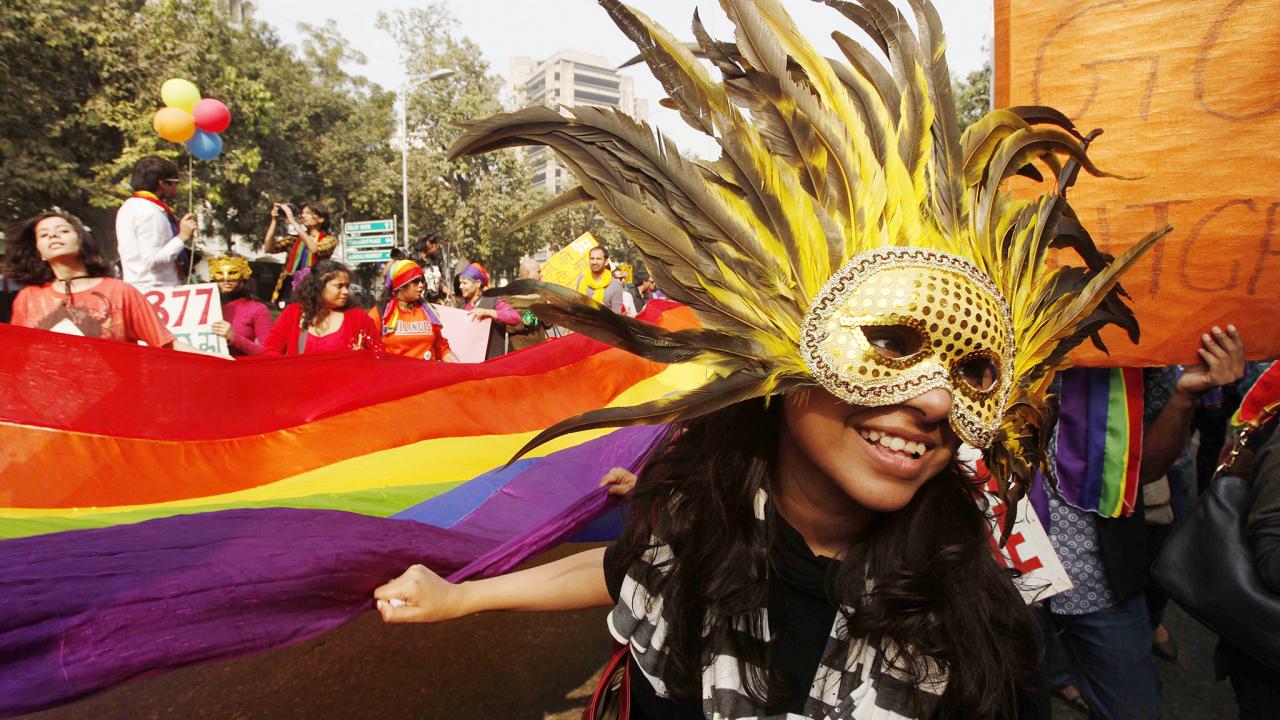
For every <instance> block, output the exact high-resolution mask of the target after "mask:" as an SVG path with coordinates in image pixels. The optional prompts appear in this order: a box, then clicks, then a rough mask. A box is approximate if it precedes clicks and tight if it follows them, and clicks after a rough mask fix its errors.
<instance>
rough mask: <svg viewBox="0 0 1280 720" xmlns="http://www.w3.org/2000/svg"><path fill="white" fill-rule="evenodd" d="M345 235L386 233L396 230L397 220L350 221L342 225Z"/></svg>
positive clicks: (393, 232) (392, 232)
mask: <svg viewBox="0 0 1280 720" xmlns="http://www.w3.org/2000/svg"><path fill="white" fill-rule="evenodd" d="M342 232H343V234H344V235H385V234H387V233H391V234H392V235H394V234H395V232H396V221H395V220H362V221H360V222H349V223H346V224H345V225H343V226H342Z"/></svg>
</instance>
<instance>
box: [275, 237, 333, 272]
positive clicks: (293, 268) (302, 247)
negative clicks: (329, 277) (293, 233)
mask: <svg viewBox="0 0 1280 720" xmlns="http://www.w3.org/2000/svg"><path fill="white" fill-rule="evenodd" d="M316 232H317V233H319V234H318V235H317V236H316V242H317V243H321V242H323V241H324V239H325V238H327V237H329V235H328V234H327V233H326V232H325V231H323V230H317V231H316ZM315 264H316V263H315V258H314V257H312V255H311V248H309V247H307V241H306V240H303V239H302V237H301V236H299V237H296V238H294V240H293V244H292V245H290V246H289V254H288V255H286V256H285V258H284V272H283V274H284V275H289V274H291V273H295V272H297V271H298V270H301V269H302V268H307V267H311V266H312V265H315Z"/></svg>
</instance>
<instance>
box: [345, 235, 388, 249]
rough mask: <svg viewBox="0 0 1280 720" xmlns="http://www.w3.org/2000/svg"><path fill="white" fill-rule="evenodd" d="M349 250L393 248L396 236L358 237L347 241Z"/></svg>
mask: <svg viewBox="0 0 1280 720" xmlns="http://www.w3.org/2000/svg"><path fill="white" fill-rule="evenodd" d="M346 243H347V247H349V248H380V247H393V246H395V244H396V236H395V235H356V236H355V237H348V238H347V239H346Z"/></svg>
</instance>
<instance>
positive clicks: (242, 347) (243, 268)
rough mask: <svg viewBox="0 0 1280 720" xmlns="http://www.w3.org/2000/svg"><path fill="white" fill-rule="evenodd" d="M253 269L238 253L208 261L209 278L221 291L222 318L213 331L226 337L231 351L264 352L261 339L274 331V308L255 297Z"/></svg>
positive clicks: (233, 352)
mask: <svg viewBox="0 0 1280 720" xmlns="http://www.w3.org/2000/svg"><path fill="white" fill-rule="evenodd" d="M252 276H253V270H252V268H250V267H249V263H248V261H246V260H245V259H244V258H242V257H239V256H234V257H233V256H231V255H222V256H220V257H216V258H213V259H212V260H210V261H209V279H210V280H212V281H214V282H216V283H218V292H219V293H220V294H221V295H222V319H221V320H219V321H218V322H216V323H214V324H213V331H214V332H215V333H217V334H218V335H221V336H222V337H224V338H226V339H227V348H228V349H230V350H231V355H232V356H234V357H240V356H244V355H261V354H262V343H263V341H265V340H266V339H267V335H269V334H270V333H271V311H270V310H268V309H267V306H266V305H265V304H263V303H262V301H260V300H258V298H256V297H254V294H253V286H252V282H253V281H252V280H250V279H249V278H251V277H252Z"/></svg>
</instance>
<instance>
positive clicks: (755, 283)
mask: <svg viewBox="0 0 1280 720" xmlns="http://www.w3.org/2000/svg"><path fill="white" fill-rule="evenodd" d="M601 4H602V5H604V7H605V9H606V10H607V11H608V12H609V14H610V15H611V16H612V17H613V19H614V21H615V22H616V23H617V25H618V27H619V28H620V29H621V30H622V31H623V32H624V33H625V34H626V35H627V36H628V37H629V38H631V40H633V41H634V42H635V43H636V45H637V46H638V47H639V48H640V53H641V57H642V58H643V59H644V60H645V62H646V63H647V64H648V65H649V68H650V69H651V70H652V71H653V74H654V76H655V77H656V78H658V80H659V81H660V82H661V83H662V84H663V87H664V88H665V89H666V90H667V94H668V97H667V98H665V99H664V100H663V104H665V105H668V106H670V107H674V108H676V109H678V110H679V111H680V113H681V116H682V117H683V118H684V119H685V120H686V122H688V123H689V124H690V125H692V126H694V127H695V128H697V129H698V130H700V131H702V132H703V133H704V134H705V135H707V136H709V137H711V138H713V139H714V140H715V141H716V142H717V143H718V144H719V145H720V148H721V151H722V152H721V154H720V156H719V158H718V159H717V160H715V161H714V162H701V161H694V160H690V159H688V158H685V157H684V156H682V155H680V153H678V152H676V151H675V148H674V146H673V145H672V144H671V143H670V142H668V141H667V140H666V139H665V138H663V137H662V136H660V135H658V134H656V133H654V132H653V131H652V129H651V128H649V127H648V126H646V125H644V124H643V123H637V122H636V121H633V120H631V119H629V118H626V117H625V116H622V115H619V114H617V113H613V112H609V111H605V110H602V109H600V108H595V107H579V108H572V109H569V110H563V109H552V108H548V107H543V106H535V107H530V108H525V109H524V110H520V111H518V112H515V113H505V114H502V115H496V116H494V117H492V118H489V119H486V120H482V121H477V122H476V123H474V124H472V125H471V126H470V127H469V128H468V129H467V130H466V132H464V133H463V135H462V136H461V137H460V138H459V139H458V140H457V142H456V143H455V144H454V146H453V148H452V149H451V150H450V155H451V157H459V156H461V155H468V154H474V153H481V152H489V151H491V150H497V149H500V148H507V147H512V146H517V145H542V146H546V147H549V148H551V150H552V151H554V152H555V153H556V154H557V156H558V158H559V159H560V161H561V162H563V163H564V164H565V166H566V167H567V168H568V169H569V170H570V171H571V172H572V173H573V174H574V175H575V176H576V177H577V178H578V180H579V181H580V183H581V184H580V185H579V186H577V187H575V188H573V189H571V190H569V191H566V192H565V193H563V194H562V195H561V196H560V197H558V198H555V199H554V200H552V201H551V202H550V203H548V204H547V205H546V206H544V208H543V209H542V210H539V211H535V212H534V213H532V214H530V215H529V216H528V217H527V219H528V220H533V219H537V218H539V217H542V216H543V215H548V214H550V213H552V212H556V211H558V210H560V209H563V208H565V207H568V206H569V205H572V204H574V203H577V202H582V201H584V200H590V201H592V202H593V203H594V206H595V208H596V209H597V210H598V211H600V212H601V213H602V214H603V215H604V216H605V217H606V218H607V219H608V220H609V221H610V222H611V223H612V224H613V225H615V226H616V227H619V228H621V229H623V231H624V232H625V233H626V235H627V237H628V238H629V239H630V240H631V242H632V243H633V244H634V245H635V247H636V249H637V250H638V251H639V253H640V255H641V256H642V258H643V260H644V262H645V264H646V265H647V266H648V268H649V270H650V271H652V272H653V274H654V277H655V279H657V281H658V284H659V285H661V286H662V288H663V289H664V290H665V291H667V292H668V293H669V294H670V296H671V297H672V298H673V299H676V300H679V301H681V302H684V303H685V304H687V305H689V306H690V307H691V308H693V310H694V312H695V313H696V314H697V316H698V319H699V321H700V323H701V325H700V327H698V328H689V329H685V330H679V331H670V332H667V331H662V330H660V329H655V327H654V326H653V325H649V324H647V323H643V322H639V321H635V320H631V319H628V318H623V317H618V316H615V315H614V314H613V313H612V312H610V311H609V310H608V309H607V308H605V307H603V306H602V305H600V304H599V303H597V302H595V301H594V300H590V299H587V298H582V297H580V296H578V295H577V294H576V293H573V292H572V291H569V290H567V289H565V288H562V287H559V286H556V285H550V284H548V285H538V284H532V283H531V282H530V281H518V282H516V283H513V284H512V285H508V286H507V287H506V288H504V289H503V290H502V292H503V293H505V294H529V293H534V292H536V293H538V294H539V296H540V298H541V299H542V301H543V302H542V303H540V304H538V305H536V306H535V309H536V310H537V312H538V314H539V317H541V318H542V319H543V321H544V322H554V323H555V324H558V325H562V326H564V327H568V328H572V329H574V330H576V331H578V332H581V333H583V334H585V335H587V336H589V337H592V338H595V339H597V340H601V341H603V342H606V343H609V344H611V345H614V346H615V347H619V348H623V349H625V350H627V351H628V352H632V353H635V354H638V355H641V356H643V357H645V358H647V359H650V360H653V361H655V362H661V363H673V362H688V361H699V362H706V363H709V364H711V365H713V366H714V370H715V372H714V373H713V374H712V375H711V376H710V377H709V378H708V380H707V382H706V383H704V384H703V385H701V386H699V387H697V388H694V389H692V390H689V391H686V392H683V393H678V394H674V395H670V396H666V397H663V398H661V399H658V400H653V401H650V402H647V403H643V404H640V405H636V406H634V407H616V406H610V407H607V408H600V409H597V410H592V411H589V412H586V413H583V414H582V415H579V416H577V417H573V418H569V419H567V420H563V421H561V422H559V423H557V424H556V425H553V426H552V427H550V428H548V429H546V430H544V431H543V432H542V433H540V434H539V435H538V436H537V437H535V438H534V439H533V440H532V441H530V443H529V445H527V446H526V447H525V448H524V450H522V451H521V453H523V452H524V451H526V450H528V449H530V448H531V447H534V446H537V445H539V444H541V443H543V442H545V441H547V440H549V439H551V438H553V437H556V436H558V435H562V434H565V433H568V432H573V431H575V430H585V429H595V428H600V427H609V426H624V425H636V424H652V423H662V422H675V421H687V420H690V419H693V418H697V417H702V416H705V415H707V414H709V413H713V412H716V411H718V410H720V409H722V408H725V407H728V406H730V405H732V404H735V403H740V402H742V401H744V400H748V399H751V398H761V397H772V396H781V395H785V394H787V393H790V392H795V391H798V390H803V389H805V388H810V387H813V386H814V385H815V384H817V385H820V386H822V387H824V388H826V389H827V390H829V391H830V392H832V393H833V394H835V395H836V396H838V397H840V398H843V399H844V400H846V401H848V402H852V403H857V404H860V405H871V406H875V405H886V404H893V403H901V402H905V401H907V400H909V399H910V398H912V397H915V396H918V395H919V394H921V393H923V392H926V391H928V390H930V389H933V388H946V389H948V390H949V391H950V392H951V394H952V398H953V410H952V412H951V416H950V421H951V424H952V426H953V428H954V429H955V431H956V434H958V435H959V436H960V437H961V438H962V439H964V440H965V441H966V442H968V443H970V444H972V445H975V446H977V447H980V448H983V450H984V452H983V457H984V459H985V462H986V466H987V468H988V469H989V470H990V472H991V475H992V477H993V478H994V479H995V481H996V484H997V486H998V487H999V488H1000V493H1001V496H1002V497H1003V498H1004V500H1005V501H1006V503H1008V504H1009V506H1010V508H1011V509H1012V508H1013V507H1016V505H1015V504H1014V503H1016V501H1017V499H1018V497H1019V495H1020V493H1021V491H1022V488H1023V487H1025V486H1026V485H1027V484H1028V483H1029V482H1030V481H1031V478H1032V477H1033V476H1034V472H1035V470H1036V468H1037V467H1039V466H1043V465H1044V463H1045V462H1046V457H1047V453H1046V447H1047V443H1048V437H1049V433H1050V432H1051V429H1052V427H1053V425H1054V422H1055V418H1054V403H1053V401H1052V398H1051V397H1050V395H1049V385H1050V383H1051V382H1052V380H1053V374H1054V373H1055V372H1056V371H1058V370H1059V369H1061V368H1064V367H1067V366H1069V365H1070V360H1069V359H1068V358H1067V353H1069V352H1070V351H1071V349H1072V348H1074V347H1075V346H1077V345H1078V344H1079V343H1081V342H1083V341H1085V340H1087V339H1089V338H1090V337H1093V338H1095V342H1098V341H1097V339H1096V338H1097V333H1098V331H1099V330H1101V329H1102V328H1103V327H1105V326H1107V325H1110V324H1116V325H1118V326H1119V327H1121V328H1124V329H1125V330H1127V331H1128V332H1129V333H1130V336H1131V337H1132V338H1133V339H1136V334H1137V330H1136V327H1137V323H1136V320H1135V319H1134V317H1133V314H1132V312H1131V311H1130V310H1129V308H1128V307H1127V306H1126V305H1125V302H1124V296H1123V293H1122V291H1121V290H1120V288H1119V287H1118V286H1117V285H1116V282H1117V280H1118V279H1119V277H1120V276H1121V275H1122V274H1123V273H1124V272H1125V271H1126V270H1127V269H1128V268H1130V267H1132V265H1133V264H1134V263H1135V262H1137V260H1138V258H1140V257H1141V256H1142V254H1143V253H1145V252H1147V251H1148V250H1149V249H1150V248H1151V247H1152V245H1153V244H1154V243H1155V242H1156V241H1157V240H1158V239H1159V238H1160V236H1161V235H1163V234H1164V232H1165V231H1163V230H1162V231H1158V232H1154V233H1152V234H1150V235H1148V236H1146V237H1145V238H1142V239H1141V240H1139V241H1138V242H1136V243H1135V244H1133V245H1132V246H1131V247H1130V248H1129V249H1128V250H1125V251H1124V252H1122V253H1120V254H1119V255H1118V256H1117V257H1115V258H1114V259H1113V258H1111V257H1109V256H1106V255H1104V254H1102V253H1101V252H1100V251H1099V250H1098V248H1097V246H1096V245H1095V244H1094V242H1093V239H1092V238H1091V237H1090V236H1089V234H1088V232H1087V231H1086V230H1085V229H1084V228H1083V227H1082V226H1081V225H1080V223H1079V219H1078V218H1077V217H1076V215H1075V213H1074V212H1073V211H1072V210H1071V209H1070V207H1069V206H1068V204H1067V200H1066V193H1067V190H1068V189H1069V188H1070V187H1071V186H1072V185H1073V184H1074V183H1075V181H1076V178H1077V176H1078V174H1079V171H1081V170H1084V171H1086V172H1088V173H1091V174H1093V175H1103V174H1104V173H1102V171H1101V170H1099V169H1098V168H1097V167H1096V166H1095V165H1094V164H1093V162H1092V161H1091V160H1090V159H1089V157H1088V155H1087V153H1086V150H1087V148H1088V146H1089V143H1090V142H1091V141H1092V140H1093V138H1095V137H1096V136H1097V132H1093V133H1089V134H1082V133H1081V132H1080V131H1079V130H1078V129H1077V128H1076V127H1075V125H1074V124H1072V122H1071V120H1070V119H1068V118H1067V117H1066V116H1065V115H1063V114H1062V113H1060V112H1058V111H1056V110H1054V109H1052V108H1047V107H1040V106H1035V107H1016V108H1009V109H1000V110H995V111H993V112H991V113H989V114H987V115H986V116H984V117H983V118H981V119H980V120H978V121H976V122H975V123H973V125H971V126H970V127H969V129H968V130H966V131H965V132H964V133H961V129H960V127H959V126H958V124H957V122H956V118H957V116H956V113H955V103H954V98H953V94H952V91H951V88H950V87H949V85H948V78H949V77H950V75H951V73H950V71H949V70H948V68H947V66H946V60H945V55H944V54H943V53H942V52H941V48H943V47H944V46H945V40H944V37H943V32H942V27H941V23H940V21H939V20H938V16H937V12H936V10H935V9H933V7H932V6H931V4H930V3H929V2H927V0H912V1H911V3H910V5H911V7H912V10H913V13H908V16H910V15H911V14H914V16H915V19H916V21H917V22H916V23H915V31H913V28H912V23H910V22H908V21H907V20H905V19H904V17H903V16H902V15H901V14H900V12H899V10H898V9H897V8H896V6H894V5H892V4H890V3H886V2H883V1H882V0H875V1H874V2H873V1H872V0H827V4H829V5H832V6H834V7H835V9H836V10H838V11H839V12H840V13H841V14H842V15H844V16H845V17H846V18H848V19H849V20H850V21H851V22H852V23H853V24H854V25H856V26H857V27H858V28H859V29H861V30H862V31H864V32H865V34H867V35H868V36H869V37H870V40H871V41H872V42H870V43H868V44H866V45H865V46H863V45H860V44H858V43H856V42H852V41H851V42H848V43H845V44H842V45H841V50H842V51H843V52H844V53H845V54H846V59H847V60H848V61H849V62H847V63H846V62H841V61H840V60H836V59H831V58H829V57H826V56H825V55H824V54H823V53H821V52H819V51H817V50H815V49H814V48H813V47H812V46H810V45H809V43H808V42H807V41H806V40H805V39H804V38H803V36H802V35H801V33H800V32H799V30H798V29H797V28H796V26H795V24H794V23H793V22H792V20H791V18H790V17H789V16H788V15H787V13H786V11H785V10H784V9H783V8H782V5H781V3H780V2H779V1H778V0H735V1H734V2H731V3H725V4H724V5H725V8H726V10H728V13H727V14H728V15H729V19H730V20H731V21H732V22H733V23H734V25H735V26H736V28H735V34H736V39H737V42H720V41H717V40H714V39H713V38H711V36H710V35H709V34H708V33H707V32H706V30H705V28H703V27H702V26H701V24H700V23H698V21H697V20H696V19H695V31H696V32H695V36H696V40H697V43H696V49H693V48H691V46H690V45H688V44H685V43H682V42H680V41H678V40H677V39H675V38H674V37H673V36H672V35H671V34H670V33H668V32H667V31H666V30H665V29H663V28H661V27H658V26H657V25H655V24H654V23H653V22H652V21H651V20H649V19H648V18H647V17H645V16H644V15H642V14H640V13H639V12H638V11H635V10H633V9H631V8H629V7H627V6H626V5H624V4H623V3H621V2H619V1H618V0H601ZM876 48H879V49H880V50H881V51H882V52H883V53H884V54H885V55H888V57H887V58H883V59H882V62H877V58H876V57H875V54H876V53H875V49H876ZM703 60H709V61H710V62H711V64H712V65H711V67H708V66H707V65H706V64H705V63H704V62H703ZM1028 166H1030V168H1031V169H1032V171H1033V172H1031V173H1027V172H1026V170H1027V168H1028ZM1036 173H1039V174H1040V175H1041V176H1042V177H1043V178H1044V181H1045V182H1044V184H1043V186H1042V187H1041V192H1040V194H1038V195H1036V196H1030V195H1029V194H1019V195H1014V194H1010V193H1009V192H1008V191H1007V190H1008V188H1007V183H1006V181H1007V180H1008V179H1009V178H1011V177H1013V176H1014V175H1019V174H1022V175H1028V174H1030V175H1034V174H1036ZM1052 248H1059V249H1062V250H1063V251H1064V253H1062V254H1061V255H1059V257H1058V259H1057V260H1058V261H1057V262H1054V263H1049V262H1048V261H1047V256H1048V253H1049V251H1050V250H1051V249H1052ZM1069 253H1074V254H1076V255H1078V256H1079V259H1080V260H1081V261H1083V264H1081V263H1074V264H1072V262H1071V257H1070V254H1069ZM1014 515H1015V514H1014V513H1012V512H1010V513H1008V514H1006V515H1005V523H1006V537H1007V531H1008V529H1009V527H1010V526H1011V524H1012V522H1013V518H1014Z"/></svg>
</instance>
